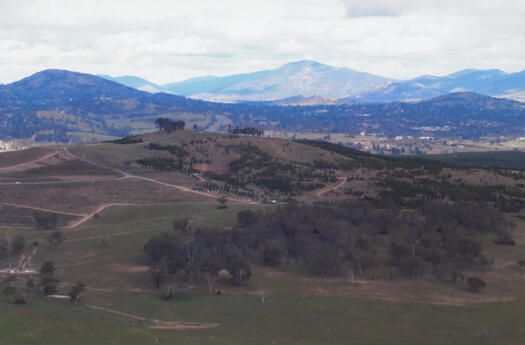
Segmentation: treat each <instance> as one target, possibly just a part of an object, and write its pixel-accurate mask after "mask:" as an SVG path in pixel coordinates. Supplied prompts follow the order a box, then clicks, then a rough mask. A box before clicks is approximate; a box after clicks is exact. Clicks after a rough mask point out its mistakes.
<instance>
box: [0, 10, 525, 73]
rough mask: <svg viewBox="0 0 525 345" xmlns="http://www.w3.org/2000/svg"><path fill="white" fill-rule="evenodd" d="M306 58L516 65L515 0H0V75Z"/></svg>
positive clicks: (524, 15)
mask: <svg viewBox="0 0 525 345" xmlns="http://www.w3.org/2000/svg"><path fill="white" fill-rule="evenodd" d="M301 59H312V60H316V61H319V62H322V63H326V64H330V65H335V66H341V67H349V68H353V69H357V70H360V71H365V72H371V73H375V74H379V75H382V76H386V77H392V78H398V79H405V78H410V77H415V76H418V75H421V74H434V75H444V74H448V73H451V72H454V71H457V70H460V69H463V68H470V67H472V68H484V69H488V68H499V69H502V70H504V71H507V72H516V71H521V70H524V69H525V0H300V1H299V0H263V1H259V0H257V1H255V0H193V1H188V0H149V1H148V0H141V1H135V0H105V1H98V0H91V1H77V0H59V1H57V0H55V1H48V0H0V82H2V83H8V82H12V81H15V80H18V79H20V78H22V77H25V76H27V75H29V74H32V73H34V72H37V71H39V70H42V69H46V68H61V69H68V70H74V71H80V72H86V73H94V74H110V75H113V76H116V75H136V76H140V77H144V78H146V79H149V80H150V81H152V82H156V83H168V82H173V81H179V80H183V79H186V78H190V77H196V76H202V75H210V74H212V75H229V74H234V73H242V72H251V71H256V70H260V69H268V68H275V67H278V66H280V65H282V64H284V63H287V62H291V61H296V60H301Z"/></svg>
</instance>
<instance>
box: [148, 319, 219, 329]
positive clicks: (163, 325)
mask: <svg viewBox="0 0 525 345" xmlns="http://www.w3.org/2000/svg"><path fill="white" fill-rule="evenodd" d="M219 326H220V324H218V323H197V322H162V321H156V320H154V321H153V325H152V326H150V327H149V328H151V329H167V330H169V329H175V330H184V329H207V328H214V327H219Z"/></svg>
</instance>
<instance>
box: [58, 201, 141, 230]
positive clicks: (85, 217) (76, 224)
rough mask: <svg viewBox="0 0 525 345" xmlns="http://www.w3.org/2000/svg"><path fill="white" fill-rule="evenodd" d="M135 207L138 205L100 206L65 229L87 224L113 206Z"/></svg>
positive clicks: (113, 204)
mask: <svg viewBox="0 0 525 345" xmlns="http://www.w3.org/2000/svg"><path fill="white" fill-rule="evenodd" d="M134 205H136V204H127V203H110V204H103V205H100V206H99V207H98V208H97V209H96V210H95V211H93V212H91V213H89V214H86V215H81V217H82V219H79V220H77V221H76V222H73V223H71V224H69V225H68V226H66V227H64V228H65V229H71V228H76V227H77V226H80V225H82V224H84V223H85V222H87V221H88V220H90V219H91V218H93V217H94V216H95V215H96V214H97V213H100V212H102V211H103V210H105V209H106V208H108V207H111V206H134Z"/></svg>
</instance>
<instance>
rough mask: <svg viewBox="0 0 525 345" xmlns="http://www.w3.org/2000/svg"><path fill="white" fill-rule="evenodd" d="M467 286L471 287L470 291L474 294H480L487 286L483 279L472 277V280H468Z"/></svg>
mask: <svg viewBox="0 0 525 345" xmlns="http://www.w3.org/2000/svg"><path fill="white" fill-rule="evenodd" d="M467 284H468V287H469V289H470V291H472V292H479V290H481V289H482V288H484V287H485V286H487V284H486V283H485V281H484V280H483V279H481V278H478V277H470V278H468V279H467Z"/></svg>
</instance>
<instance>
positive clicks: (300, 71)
mask: <svg viewBox="0 0 525 345" xmlns="http://www.w3.org/2000/svg"><path fill="white" fill-rule="evenodd" d="M102 77H104V78H106V79H109V80H112V81H116V82H118V83H121V84H124V85H126V86H130V87H133V88H135V89H138V90H142V91H148V92H167V93H172V94H176V95H181V96H185V97H190V98H194V99H201V100H208V101H216V102H227V103H235V102H241V101H252V102H258V101H265V102H267V101H272V102H273V101H275V102H276V103H275V104H281V105H283V104H287V102H288V101H290V100H291V101H292V103H290V104H292V105H301V104H306V105H312V104H335V103H389V102H417V101H422V100H428V99H431V98H434V97H438V96H441V95H445V94H448V93H452V92H474V93H479V94H483V95H488V96H498V97H506V98H509V99H515V100H520V101H522V100H523V99H524V95H525V71H522V72H518V73H505V72H503V71H500V70H475V69H466V70H463V71H459V72H456V73H453V74H450V75H448V76H443V77H436V76H422V77H418V78H415V79H410V80H405V81H399V80H392V79H389V78H384V77H381V76H377V75H373V74H369V73H363V72H359V71H355V70H352V69H349V68H338V67H332V66H328V65H324V64H321V63H318V62H315V61H308V60H303V61H298V62H293V63H289V64H286V65H284V66H282V67H280V68H277V69H274V70H265V71H258V72H253V73H246V74H237V75H232V76H226V77H214V76H206V77H199V78H193V79H188V80H185V81H182V82H177V83H170V84H165V85H156V84H154V83H151V82H149V81H147V80H145V79H142V78H138V77H132V76H125V77H110V76H102Z"/></svg>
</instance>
